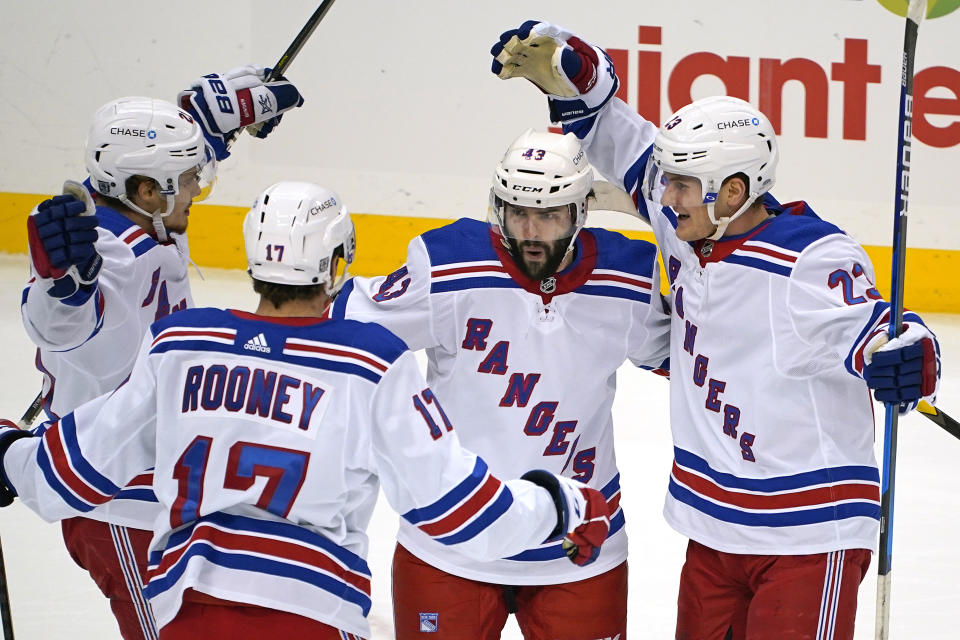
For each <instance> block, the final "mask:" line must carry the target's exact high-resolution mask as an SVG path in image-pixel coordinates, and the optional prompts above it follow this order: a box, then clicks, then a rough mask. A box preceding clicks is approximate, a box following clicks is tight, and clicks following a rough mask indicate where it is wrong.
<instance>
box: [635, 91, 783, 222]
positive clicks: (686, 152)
mask: <svg viewBox="0 0 960 640" xmlns="http://www.w3.org/2000/svg"><path fill="white" fill-rule="evenodd" d="M778 160H779V153H778V150H777V137H776V135H775V134H774V132H773V126H772V125H771V124H770V121H769V120H768V119H767V117H766V116H765V115H763V114H762V113H761V112H760V111H758V110H757V109H755V108H753V107H752V106H751V105H750V104H749V103H747V102H745V101H743V100H740V99H739V98H731V97H729V96H713V97H710V98H703V99H701V100H697V101H695V102H692V103H690V104H689V105H687V106H685V107H683V108H682V109H680V110H679V111H677V112H676V113H675V114H673V117H671V118H670V119H669V120H667V122H666V123H665V124H664V125H663V126H662V127H660V131H659V132H658V133H657V137H656V139H655V140H654V142H653V154H652V155H651V159H650V162H649V163H648V165H647V173H646V178H645V181H644V187H643V192H644V197H645V198H647V199H650V200H654V201H658V197H659V196H658V194H657V186H658V185H661V184H664V183H665V182H664V179H663V173H664V172H666V173H675V174H680V175H684V176H690V177H692V178H696V179H697V180H699V181H700V185H701V197H702V202H703V204H705V205H706V206H707V213H708V215H709V216H710V221H711V222H712V223H713V224H715V225H717V230H716V231H715V232H714V234H713V235H712V236H710V239H711V240H716V239H718V238H720V237H721V236H723V233H724V232H725V231H726V228H727V225H728V224H730V222H732V221H733V220H735V219H736V218H738V217H739V216H740V215H741V214H742V213H743V212H744V211H746V210H747V209H748V208H749V207H750V205H751V204H753V202H754V201H755V200H756V199H757V198H759V197H760V196H762V195H763V194H764V193H766V192H767V191H769V190H770V189H771V188H772V187H773V184H774V181H775V178H776V169H777V161H778ZM737 173H743V174H744V175H746V176H747V178H748V183H749V184H748V194H747V200H746V202H744V203H743V206H741V207H740V208H739V209H738V210H737V211H736V212H734V213H733V214H732V215H730V216H725V217H723V218H720V219H718V218H717V217H716V214H715V212H714V205H715V203H716V200H717V194H718V193H719V192H720V187H721V185H722V184H723V181H724V180H726V179H727V178H729V177H730V176H733V175H735V174H737Z"/></svg>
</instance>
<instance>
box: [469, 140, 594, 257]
mask: <svg viewBox="0 0 960 640" xmlns="http://www.w3.org/2000/svg"><path fill="white" fill-rule="evenodd" d="M592 186H593V169H591V167H590V163H589V162H587V156H586V154H585V153H584V152H583V148H582V147H581V146H580V141H579V140H578V139H577V136H575V135H574V134H572V133H568V134H565V135H562V134H559V133H551V132H548V131H534V130H533V129H527V130H526V131H524V132H523V133H522V134H521V135H520V137H519V138H517V139H516V140H514V141H513V142H512V143H511V144H510V147H509V148H508V149H507V152H506V153H505V154H504V156H503V159H502V160H501V161H500V162H499V164H497V168H496V170H495V171H494V174H493V188H492V189H491V190H490V208H489V213H488V219H489V222H490V223H491V224H492V225H495V226H496V227H497V229H498V230H499V232H500V235H501V236H503V237H504V238H508V237H510V236H509V235H508V232H507V228H506V211H505V205H507V204H513V205H517V206H521V207H536V208H539V209H547V208H550V207H558V206H564V205H567V206H569V207H570V213H571V222H572V225H571V236H570V243H571V244H572V243H573V241H574V239H575V238H576V235H577V232H578V231H580V229H581V228H582V227H583V225H584V223H585V222H586V219H587V195H589V193H590V188H591V187H592Z"/></svg>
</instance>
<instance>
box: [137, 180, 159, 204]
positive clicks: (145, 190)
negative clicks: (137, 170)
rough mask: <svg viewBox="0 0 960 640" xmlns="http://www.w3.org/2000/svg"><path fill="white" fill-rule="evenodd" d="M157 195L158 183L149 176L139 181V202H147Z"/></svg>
mask: <svg viewBox="0 0 960 640" xmlns="http://www.w3.org/2000/svg"><path fill="white" fill-rule="evenodd" d="M156 197H157V183H156V181H155V180H151V179H149V178H147V179H145V180H140V181H139V182H138V183H137V192H136V201H137V203H138V204H139V203H147V202H150V201H152V200H153V199H155V198H156Z"/></svg>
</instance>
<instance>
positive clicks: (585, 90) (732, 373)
mask: <svg viewBox="0 0 960 640" xmlns="http://www.w3.org/2000/svg"><path fill="white" fill-rule="evenodd" d="M492 54H493V55H494V56H495V60H494V63H493V72H494V73H495V74H497V75H499V76H500V77H502V78H509V77H523V78H527V79H529V80H531V81H532V82H533V83H534V84H535V85H537V87H539V88H540V89H541V90H542V91H543V92H545V93H547V94H548V103H549V106H550V113H551V118H552V119H553V120H554V121H560V122H562V123H563V129H564V131H568V132H572V133H574V134H576V136H577V137H578V138H580V139H581V140H582V141H583V144H584V148H585V150H586V152H587V155H588V156H589V158H590V161H591V163H592V164H593V166H594V167H596V168H597V170H598V171H599V172H600V173H601V174H602V175H604V176H605V177H607V179H609V180H610V181H611V182H613V183H615V184H616V185H618V186H621V187H623V188H624V189H625V190H627V191H628V192H630V193H631V194H633V196H634V199H635V202H636V205H637V207H638V209H639V215H640V216H641V217H642V218H643V219H644V220H646V221H647V222H649V224H650V225H651V226H652V227H653V231H654V234H655V235H656V238H657V242H658V244H659V245H660V251H661V254H662V257H663V261H664V263H665V266H666V268H667V272H668V274H669V278H670V287H671V291H672V293H673V313H672V329H671V341H670V344H671V350H670V380H671V382H670V396H671V400H670V402H671V404H670V412H671V423H672V429H673V440H674V452H675V457H674V465H673V470H672V473H671V475H670V478H669V488H668V493H667V498H666V505H665V507H664V514H665V516H666V519H667V521H668V522H669V523H670V525H671V526H673V527H674V528H675V529H676V530H677V531H679V532H680V533H682V534H684V535H686V536H687V537H689V538H690V542H689V546H688V550H687V556H686V562H685V565H684V568H683V571H682V574H681V578H680V594H679V600H678V614H677V629H676V637H677V638H678V639H683V640H695V639H699V640H714V639H717V638H722V637H723V635H724V632H725V631H727V630H728V628H729V627H731V626H732V637H733V638H734V639H735V640H739V639H743V638H779V639H783V640H791V639H799V638H814V637H816V638H852V637H853V626H854V617H855V613H856V604H857V589H858V586H859V584H860V582H861V580H862V579H863V577H864V575H865V573H866V571H867V568H868V566H869V563H870V554H871V550H872V549H873V548H875V546H876V542H877V535H878V523H879V518H880V488H879V472H878V470H877V463H876V461H875V459H874V454H873V445H874V442H873V440H874V421H873V407H872V404H871V401H870V396H869V393H868V385H869V387H871V388H874V389H875V390H876V391H875V395H876V397H877V399H878V400H882V401H890V402H894V403H901V404H900V408H901V411H906V410H909V409H910V408H912V407H914V406H916V403H917V401H919V400H920V399H921V398H926V399H927V400H929V401H932V400H933V396H934V395H935V392H936V389H937V386H938V384H939V376H940V367H939V349H938V347H937V343H936V339H935V338H934V336H933V334H932V333H931V332H930V331H929V330H928V329H927V328H926V327H925V326H924V325H923V323H922V321H921V319H920V318H919V317H918V316H917V315H916V314H914V313H909V312H907V313H906V314H905V315H904V332H903V334H902V335H901V336H900V337H899V338H897V339H895V340H891V341H889V342H887V341H886V329H887V325H888V323H889V311H890V309H889V304H888V303H887V302H885V301H884V300H883V299H882V298H881V296H880V294H879V292H878V291H877V289H876V288H875V287H874V282H875V278H874V274H873V268H872V266H871V264H870V261H869V259H868V258H867V255H866V253H865V252H864V251H863V249H862V248H861V247H860V246H859V245H857V243H855V242H854V241H853V240H852V239H851V238H850V237H849V236H847V235H846V234H844V233H843V232H842V231H841V230H840V229H838V228H837V227H836V226H834V225H832V224H830V223H828V222H825V221H824V220H821V219H820V218H818V217H817V215H816V214H815V213H814V212H813V211H812V210H811V209H810V207H809V206H808V205H807V204H806V203H804V202H794V203H790V204H785V205H780V204H779V203H778V202H777V201H776V200H774V199H773V197H772V196H771V195H770V194H769V193H768V191H769V190H770V188H771V187H772V186H773V183H774V179H775V172H776V166H777V161H778V159H779V150H778V146H777V139H776V136H775V135H774V132H773V128H772V127H771V125H770V123H769V121H768V120H767V118H766V117H765V116H764V115H763V114H762V113H760V112H759V111H757V110H756V109H754V108H753V107H751V106H750V105H749V104H747V103H746V102H744V101H742V100H738V99H735V98H728V97H713V98H705V99H702V100H697V101H696V102H694V103H692V104H690V105H688V106H686V107H684V108H682V109H680V110H679V111H677V112H676V113H675V114H674V115H673V116H671V117H669V118H667V119H666V121H665V124H664V125H663V126H662V127H660V129H659V130H658V129H657V127H655V126H654V125H652V124H651V123H649V122H647V121H645V120H644V119H643V118H641V117H640V116H638V115H637V114H636V113H635V112H633V111H632V110H631V109H630V108H629V107H628V106H627V105H626V104H624V103H623V102H621V101H620V100H618V99H617V98H615V97H614V94H615V92H616V89H617V77H616V74H615V72H614V69H613V65H612V62H611V60H610V58H609V57H608V56H607V55H606V53H605V52H604V51H603V50H601V49H599V48H597V47H593V46H591V45H588V44H586V43H584V42H583V41H582V40H580V39H579V38H577V37H575V36H573V35H572V34H570V33H569V32H568V31H565V30H563V29H561V28H559V27H556V26H554V25H550V24H547V23H542V22H535V21H529V22H526V23H524V24H523V25H522V26H521V27H520V28H519V29H514V30H511V31H507V32H506V33H504V34H502V36H501V38H500V42H499V43H497V44H496V45H494V47H493V50H492ZM656 89H657V88H656V87H653V88H651V90H656ZM864 379H865V380H866V384H865V381H864Z"/></svg>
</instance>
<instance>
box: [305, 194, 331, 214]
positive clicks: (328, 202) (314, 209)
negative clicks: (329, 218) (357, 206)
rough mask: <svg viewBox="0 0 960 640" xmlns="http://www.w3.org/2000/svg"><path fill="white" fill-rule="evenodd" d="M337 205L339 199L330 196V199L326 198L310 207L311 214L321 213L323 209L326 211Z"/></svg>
mask: <svg viewBox="0 0 960 640" xmlns="http://www.w3.org/2000/svg"><path fill="white" fill-rule="evenodd" d="M335 206H337V201H336V200H334V199H333V198H330V199H329V200H324V201H323V202H321V203H320V204H317V205H314V206H312V207H310V215H311V216H316V215H319V214H320V213H322V212H323V211H326V210H327V209H329V208H330V207H335Z"/></svg>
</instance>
